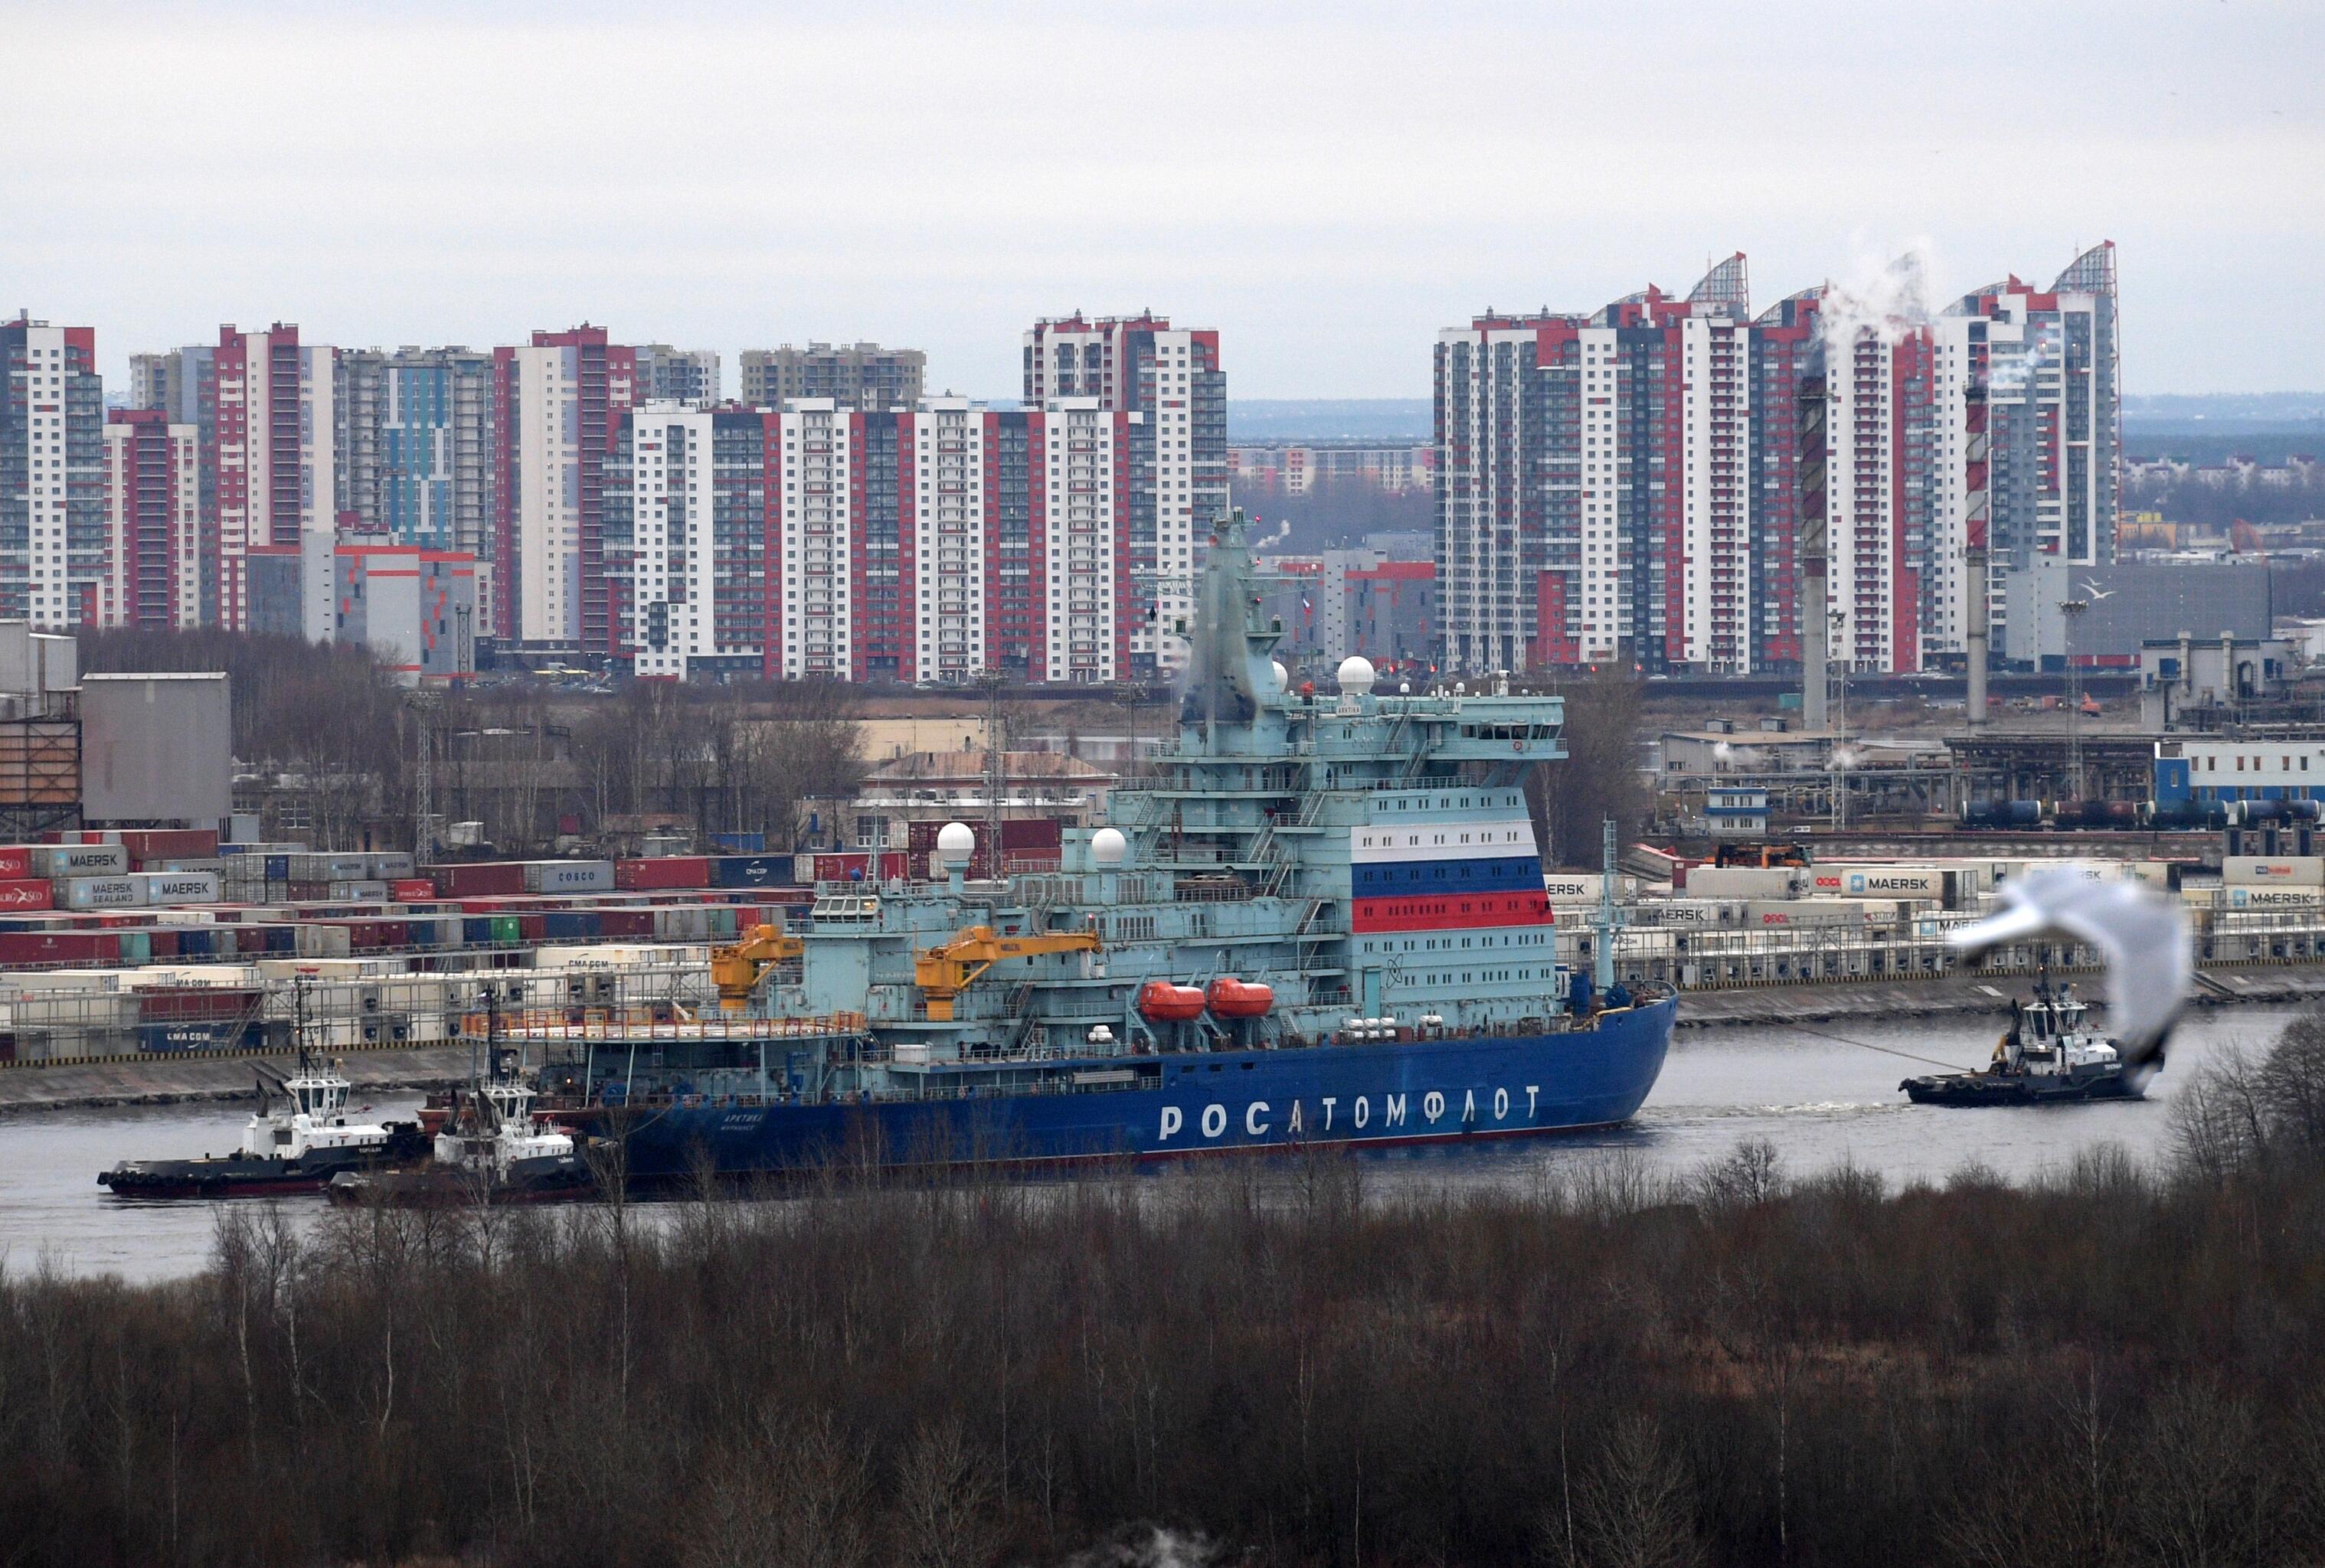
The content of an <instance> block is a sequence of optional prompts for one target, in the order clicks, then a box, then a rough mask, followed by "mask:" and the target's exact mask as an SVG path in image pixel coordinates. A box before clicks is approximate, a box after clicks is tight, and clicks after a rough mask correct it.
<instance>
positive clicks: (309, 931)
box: [298, 924, 355, 958]
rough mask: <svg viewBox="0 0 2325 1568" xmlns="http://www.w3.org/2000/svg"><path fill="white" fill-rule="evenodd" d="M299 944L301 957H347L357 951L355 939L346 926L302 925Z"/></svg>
mask: <svg viewBox="0 0 2325 1568" xmlns="http://www.w3.org/2000/svg"><path fill="white" fill-rule="evenodd" d="M298 944H299V956H300V957H301V958H346V957H347V956H349V955H351V954H353V953H354V952H355V942H354V939H353V937H352V936H351V935H350V934H349V932H348V930H347V927H345V926H319V925H313V924H309V925H305V926H301V927H299V936H298Z"/></svg>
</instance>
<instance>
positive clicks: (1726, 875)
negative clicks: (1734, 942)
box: [1684, 866, 1805, 899]
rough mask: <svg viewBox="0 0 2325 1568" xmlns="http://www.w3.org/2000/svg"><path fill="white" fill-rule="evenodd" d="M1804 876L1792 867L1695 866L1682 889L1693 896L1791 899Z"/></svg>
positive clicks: (1703, 897) (1689, 895) (1698, 897)
mask: <svg viewBox="0 0 2325 1568" xmlns="http://www.w3.org/2000/svg"><path fill="white" fill-rule="evenodd" d="M1803 875H1805V873H1804V872H1801V871H1800V870H1798V869H1797V868H1795V867H1791V866H1765V867H1763V866H1694V867H1690V869H1689V871H1688V873H1687V887H1686V888H1685V889H1684V891H1685V892H1686V894H1687V896H1688V897H1689V898H1690V899H1789V898H1792V897H1793V896H1794V895H1795V894H1796V893H1797V892H1798V891H1799V890H1800V879H1801V878H1802V876H1803Z"/></svg>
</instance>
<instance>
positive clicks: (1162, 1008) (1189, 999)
mask: <svg viewBox="0 0 2325 1568" xmlns="http://www.w3.org/2000/svg"><path fill="white" fill-rule="evenodd" d="M1138 1011H1139V1014H1140V1016H1141V1017H1143V1018H1144V1019H1146V1021H1147V1022H1149V1023H1157V1024H1163V1023H1170V1024H1182V1023H1186V1022H1188V1021H1189V1020H1190V1019H1199V1018H1200V1017H1202V1016H1203V993H1202V992H1200V991H1197V990H1196V989H1195V988H1194V987H1193V986H1191V985H1173V984H1172V983H1171V982H1169V981H1167V980H1150V981H1148V982H1146V983H1145V984H1144V985H1142V986H1140V987H1139V988H1138Z"/></svg>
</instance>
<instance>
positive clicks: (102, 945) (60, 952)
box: [0, 931, 121, 964]
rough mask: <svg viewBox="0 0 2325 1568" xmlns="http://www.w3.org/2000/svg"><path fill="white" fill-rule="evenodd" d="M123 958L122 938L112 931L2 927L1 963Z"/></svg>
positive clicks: (91, 961)
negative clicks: (10, 929)
mask: <svg viewBox="0 0 2325 1568" xmlns="http://www.w3.org/2000/svg"><path fill="white" fill-rule="evenodd" d="M120 962H121V938H120V937H118V936H115V935H114V934H113V933H112V932H110V931H0V964H118V963H120Z"/></svg>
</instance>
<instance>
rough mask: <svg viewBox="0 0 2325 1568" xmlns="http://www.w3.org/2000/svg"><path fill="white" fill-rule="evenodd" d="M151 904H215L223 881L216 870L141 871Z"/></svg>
mask: <svg viewBox="0 0 2325 1568" xmlns="http://www.w3.org/2000/svg"><path fill="white" fill-rule="evenodd" d="M137 880H138V881H142V882H144V884H145V898H144V901H145V902H146V903H149V904H215V903H217V902H218V897H219V889H220V887H221V885H222V884H221V883H220V881H219V879H218V873H217V872H139V873H138V876H137Z"/></svg>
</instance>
